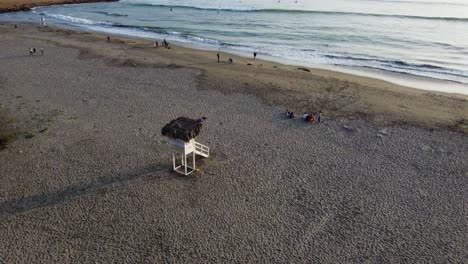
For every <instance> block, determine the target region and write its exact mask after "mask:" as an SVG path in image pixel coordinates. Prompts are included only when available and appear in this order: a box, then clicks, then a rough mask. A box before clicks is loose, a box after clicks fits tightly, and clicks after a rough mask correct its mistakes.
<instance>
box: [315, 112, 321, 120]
mask: <svg viewBox="0 0 468 264" xmlns="http://www.w3.org/2000/svg"><path fill="white" fill-rule="evenodd" d="M321 117H322V111H318V113H317V118H316V119H317V123H320V118H321Z"/></svg>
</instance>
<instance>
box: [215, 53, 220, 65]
mask: <svg viewBox="0 0 468 264" xmlns="http://www.w3.org/2000/svg"><path fill="white" fill-rule="evenodd" d="M216 56H217V57H218V63H219V57H220V56H219V53H218V54H216Z"/></svg>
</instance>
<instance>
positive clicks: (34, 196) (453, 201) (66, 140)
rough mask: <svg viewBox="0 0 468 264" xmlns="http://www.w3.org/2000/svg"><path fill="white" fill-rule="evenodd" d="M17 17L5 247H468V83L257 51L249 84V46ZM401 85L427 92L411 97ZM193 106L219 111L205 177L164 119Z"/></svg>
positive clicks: (148, 251)
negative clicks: (307, 117) (466, 90)
mask: <svg viewBox="0 0 468 264" xmlns="http://www.w3.org/2000/svg"><path fill="white" fill-rule="evenodd" d="M0 31H1V34H0V51H1V53H0V62H1V63H0V115H1V116H2V119H1V120H7V122H4V128H3V129H4V130H5V131H8V133H10V134H12V135H14V136H15V137H16V140H14V141H12V142H11V143H9V145H8V146H7V148H6V149H5V150H2V151H0V262H5V263H18V262H19V263H21V262H35V261H38V260H41V261H43V262H95V261H103V262H104V261H105V262H125V261H126V262H177V263H179V262H187V263H207V262H223V263H234V262H235V263H238V262H279V263H285V262H294V263H302V262H303V263H350V262H352V263H356V262H357V263H361V262H362V263H395V262H424V263H430V262H432V263H446V262H467V261H468V250H467V249H468V242H467V241H468V239H467V234H468V220H467V219H468V206H467V204H468V193H467V192H466V190H467V189H468V177H467V176H468V173H467V172H468V165H467V163H466V160H468V138H467V137H466V135H465V134H464V133H463V131H464V128H463V127H461V128H460V125H457V124H456V122H459V121H457V120H462V121H461V123H463V122H466V121H463V120H466V119H464V118H466V116H467V114H468V113H467V107H468V106H467V104H466V103H467V102H466V97H463V96H459V95H444V94H440V93H432V92H426V91H417V90H411V89H407V88H404V87H398V86H395V85H391V84H387V83H383V82H380V81H377V80H371V79H365V78H361V77H350V76H348V75H344V74H335V75H333V76H330V74H332V73H330V72H326V71H318V70H311V71H312V73H307V72H302V71H299V72H298V71H296V70H295V69H294V68H292V67H290V66H283V65H279V64H278V65H277V64H273V63H268V62H257V61H256V62H255V63H257V64H255V65H251V66H255V67H251V68H249V69H252V70H248V71H245V70H244V71H243V72H244V73H243V74H244V75H245V76H248V77H249V78H244V79H245V80H243V81H240V82H239V81H237V83H236V81H235V80H236V78H238V76H239V75H241V74H242V69H245V67H250V66H247V65H245V64H243V63H244V62H247V61H248V60H246V59H242V58H237V57H235V64H234V65H226V64H221V65H218V64H209V63H208V62H207V61H203V60H202V59H201V58H208V57H210V56H211V55H212V53H209V52H193V53H189V52H187V53H186V52H185V51H186V50H187V49H183V48H180V47H173V48H172V49H171V50H165V49H164V50H162V49H161V50H159V49H158V50H155V49H152V48H149V47H148V45H147V44H146V46H145V43H144V42H143V41H139V40H127V39H114V38H112V43H110V44H109V43H106V42H105V41H104V36H98V35H92V34H88V33H76V32H72V31H62V30H58V31H57V30H55V29H50V28H45V29H37V28H35V27H29V26H26V25H22V27H21V29H20V30H16V31H15V30H13V29H11V27H9V26H6V25H3V26H1V27H0ZM29 47H36V48H38V47H43V48H44V50H45V53H46V54H45V55H44V56H40V55H36V56H29V55H28V54H27V50H28V48H29ZM106 47H107V48H106ZM84 48H85V49H84ZM148 54H152V56H148ZM205 56H206V57H205ZM145 58H146V59H145ZM183 58H185V59H186V60H185V64H183V63H181V61H183ZM191 61H197V62H198V63H197V64H196V65H195V63H192V65H187V64H190V62H191ZM259 64H262V67H259ZM230 66H233V67H232V68H227V67H230ZM270 66H271V67H270ZM273 66H277V68H280V69H277V68H273ZM242 67H244V68H242ZM260 68H268V69H260ZM283 68H284V69H283ZM274 70H278V71H274ZM220 76H223V77H225V81H224V82H223V80H222V79H221V78H219V77H220ZM271 76H277V78H273V77H272V78H270V77H271ZM353 78H356V79H353ZM293 80H296V82H297V83H296V85H297V87H299V88H293V87H296V85H293V84H290V85H289V86H287V87H283V86H281V84H283V83H286V82H288V81H293ZM268 82H271V83H273V84H272V85H270V88H271V90H265V87H266V85H268V84H269V83H268ZM344 82H348V87H346V89H345V88H343V87H344V86H343V87H341V86H339V85H340V84H343V83H344ZM239 83H240V84H241V85H239ZM245 83H247V85H246V84H245ZM303 83H304V84H308V85H309V86H302V85H301V84H303ZM365 83H367V84H365ZM255 84H256V85H255ZM375 84H382V87H381V88H377V90H375V91H374V92H371V89H370V87H371V86H372V87H374V86H373V85H375ZM366 85H368V86H369V87H367V86H366ZM308 87H312V88H308ZM314 87H315V88H314ZM326 87H329V89H330V91H326ZM340 87H341V88H343V89H341V88H340ZM288 89H289V90H288ZM335 89H337V90H335ZM340 89H341V90H340ZM347 90H350V91H347ZM359 93H361V94H359ZM379 94H380V96H381V97H382V98H380V102H381V103H380V104H379V103H378V101H377V99H376V98H378V95H379ZM294 96H297V98H296V100H294ZM304 96H310V97H306V98H304ZM398 96H400V97H398ZM319 98H322V99H319ZM397 98H400V100H401V102H400V103H401V104H402V105H405V106H406V107H410V108H416V107H417V106H418V104H419V106H421V107H423V108H422V109H420V110H419V112H417V113H413V112H411V113H409V111H400V112H398V111H397V110H398V109H399V108H398V107H397V105H398V104H396V103H395V102H397ZM308 99H310V100H309V101H307V100H308ZM312 100H315V101H312ZM320 100H323V102H322V101H320ZM326 100H328V101H326ZM366 100H367V101H366ZM372 100H374V101H372ZM427 100H429V102H428V101H427ZM431 100H432V101H431ZM325 102H328V103H330V104H331V103H333V107H332V106H329V105H328V104H327V103H325ZM370 102H374V104H372V103H370ZM382 102H385V103H382ZM430 103H432V105H430ZM317 105H318V106H317ZM285 107H290V108H291V109H295V111H302V110H307V107H311V108H313V109H310V110H311V111H312V110H315V109H316V108H317V107H320V109H323V110H324V116H323V117H324V120H325V122H323V123H322V124H319V125H317V124H304V123H302V122H300V121H299V120H289V119H285V118H284V117H282V116H281V115H280V112H282V111H284V109H285ZM322 107H323V108H322ZM427 111H440V113H441V115H446V116H448V117H450V120H452V121H453V122H452V123H449V122H448V121H447V123H443V121H442V120H440V121H439V120H436V121H434V120H433V119H430V118H427V116H426V115H425V113H426V112H427ZM183 115H186V116H191V117H197V116H202V115H203V116H206V117H208V120H207V122H206V123H205V126H204V128H203V130H202V133H201V136H200V138H199V139H198V140H199V141H200V142H201V143H204V144H206V145H208V146H209V147H210V148H211V154H212V156H211V157H210V158H209V159H207V160H200V161H199V162H198V164H199V165H200V169H201V171H200V172H199V173H197V174H195V175H194V176H189V177H182V176H179V175H178V174H175V173H173V172H172V171H171V159H170V156H169V147H168V145H167V139H166V138H164V137H162V136H161V135H160V129H161V128H162V126H163V125H164V124H166V123H167V122H168V121H170V120H171V119H173V118H175V117H178V116H183ZM398 120H402V121H401V122H399V121H398ZM459 123H460V122H459ZM382 124H393V125H392V126H387V127H383V126H382ZM461 125H463V124H461ZM428 127H430V128H436V129H428ZM456 131H459V132H456Z"/></svg>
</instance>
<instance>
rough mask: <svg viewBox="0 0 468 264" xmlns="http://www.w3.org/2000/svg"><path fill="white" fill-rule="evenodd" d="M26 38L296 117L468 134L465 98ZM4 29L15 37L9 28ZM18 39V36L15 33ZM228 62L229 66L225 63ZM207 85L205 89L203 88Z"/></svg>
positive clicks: (126, 42)
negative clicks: (187, 77) (194, 81)
mask: <svg viewBox="0 0 468 264" xmlns="http://www.w3.org/2000/svg"><path fill="white" fill-rule="evenodd" d="M21 28H22V29H21V30H17V31H19V32H21V31H27V33H26V32H23V33H26V35H27V36H26V37H27V38H31V39H40V40H45V41H49V42H53V43H55V44H58V45H61V46H71V47H75V48H78V49H80V50H81V55H80V59H93V58H103V59H105V60H110V61H111V64H114V65H124V66H128V65H129V66H134V67H135V66H136V67H173V68H174V67H175V68H179V67H187V68H194V69H197V70H200V71H201V74H200V76H199V77H198V82H199V88H200V89H202V90H203V89H215V90H218V91H220V92H222V93H244V94H251V95H254V96H257V97H259V98H261V99H262V100H263V101H264V102H266V103H268V104H270V105H277V106H281V107H284V108H287V109H291V110H293V111H294V112H296V113H302V112H316V111H318V110H322V111H324V112H325V116H327V118H331V119H337V118H345V119H364V120H367V121H370V122H372V123H374V124H375V125H378V126H388V125H393V124H413V125H416V126H422V127H426V128H431V129H435V128H447V129H450V130H455V131H460V132H463V133H465V134H467V133H468V103H467V102H468V96H466V95H462V94H449V93H444V92H437V91H427V90H421V89H416V88H411V87H405V86H401V85H397V84H393V83H390V82H387V81H383V80H380V79H374V78H369V77H362V76H357V75H352V74H347V73H342V72H338V71H331V70H325V69H317V68H305V67H298V66H293V65H285V64H281V63H277V62H272V61H266V60H261V59H257V60H253V59H249V58H245V57H242V56H238V55H230V54H227V53H224V52H220V53H221V56H222V61H223V63H219V64H218V63H216V53H217V52H216V51H210V50H199V49H194V48H188V47H185V46H177V45H171V47H172V48H171V49H165V48H162V47H159V48H154V47H153V42H152V41H149V40H145V39H142V38H132V37H124V36H112V37H111V39H112V40H111V43H107V41H106V38H107V35H105V34H101V33H94V32H90V31H80V30H76V29H73V30H69V29H61V28H57V27H40V26H37V25H32V24H23V25H22V26H21ZM2 29H3V30H7V31H10V32H13V33H14V29H12V28H11V26H8V25H3V26H2ZM21 35H24V34H21ZM228 57H232V58H233V59H234V64H227V63H225V62H226V60H227V58H228ZM207 87H208V88H207Z"/></svg>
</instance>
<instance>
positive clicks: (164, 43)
mask: <svg viewBox="0 0 468 264" xmlns="http://www.w3.org/2000/svg"><path fill="white" fill-rule="evenodd" d="M163 46H164V47H166V48H167V46H169V43H167V41H166V39H164V40H163Z"/></svg>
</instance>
